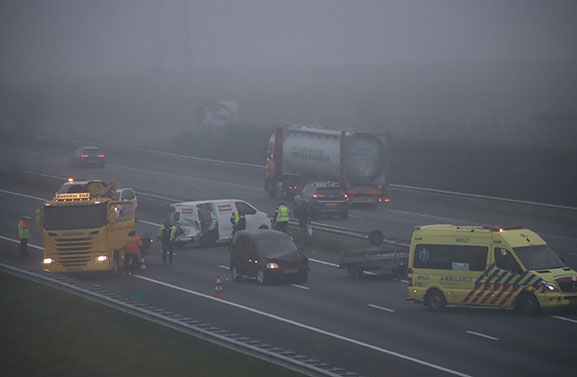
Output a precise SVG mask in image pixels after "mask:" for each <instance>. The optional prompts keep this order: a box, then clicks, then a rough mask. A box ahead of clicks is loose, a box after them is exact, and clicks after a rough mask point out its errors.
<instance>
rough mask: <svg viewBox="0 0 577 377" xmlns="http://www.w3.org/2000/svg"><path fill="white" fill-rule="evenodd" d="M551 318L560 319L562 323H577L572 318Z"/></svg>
mask: <svg viewBox="0 0 577 377" xmlns="http://www.w3.org/2000/svg"><path fill="white" fill-rule="evenodd" d="M551 317H553V318H555V319H560V320H562V321H567V322H572V323H577V320H575V319H571V318H565V317H560V316H558V315H552V316H551Z"/></svg>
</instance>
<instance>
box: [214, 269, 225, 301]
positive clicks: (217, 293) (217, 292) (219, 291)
mask: <svg viewBox="0 0 577 377" xmlns="http://www.w3.org/2000/svg"><path fill="white" fill-rule="evenodd" d="M222 295H223V291H222V284H221V283H220V275H219V274H216V287H214V296H215V297H221V296H222Z"/></svg>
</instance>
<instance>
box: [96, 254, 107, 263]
mask: <svg viewBox="0 0 577 377" xmlns="http://www.w3.org/2000/svg"><path fill="white" fill-rule="evenodd" d="M107 260H108V257H107V256H106V255H99V256H97V257H96V261H97V262H106V261H107Z"/></svg>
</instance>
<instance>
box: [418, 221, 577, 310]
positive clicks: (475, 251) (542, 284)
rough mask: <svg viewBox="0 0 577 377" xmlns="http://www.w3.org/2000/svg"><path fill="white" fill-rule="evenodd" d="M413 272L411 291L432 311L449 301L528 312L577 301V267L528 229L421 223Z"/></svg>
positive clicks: (450, 302) (571, 307)
mask: <svg viewBox="0 0 577 377" xmlns="http://www.w3.org/2000/svg"><path fill="white" fill-rule="evenodd" d="M408 272H409V295H410V296H411V298H412V299H414V300H416V301H419V302H424V304H425V305H427V306H429V308H430V309H432V310H433V311H440V310H443V309H444V308H445V306H446V305H447V304H453V305H480V306H494V307H512V308H515V309H517V310H519V311H520V312H522V313H525V314H534V313H537V312H539V311H540V310H541V309H563V308H566V309H573V308H575V307H577V272H575V271H574V270H572V269H571V268H569V267H567V266H566V265H565V263H564V262H563V260H562V259H561V258H559V257H558V256H557V255H556V254H555V253H554V252H553V250H552V249H551V248H550V247H549V245H547V243H546V242H545V241H544V240H543V239H542V238H541V237H540V236H539V235H537V234H536V233H535V232H533V231H531V230H528V229H519V228H510V229H502V228H488V227H481V226H455V225H428V226H421V227H417V228H416V229H415V230H414V232H413V236H412V240H411V248H410V252H409V270H408Z"/></svg>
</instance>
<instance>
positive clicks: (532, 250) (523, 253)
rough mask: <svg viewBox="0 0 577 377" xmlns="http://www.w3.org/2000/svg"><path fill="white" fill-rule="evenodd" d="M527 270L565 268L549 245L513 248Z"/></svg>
mask: <svg viewBox="0 0 577 377" xmlns="http://www.w3.org/2000/svg"><path fill="white" fill-rule="evenodd" d="M513 250H515V253H517V256H518V257H519V259H521V262H523V264H524V265H525V268H527V269H528V270H544V269H552V268H561V267H565V263H563V261H562V260H561V258H559V257H558V256H557V254H555V252H554V251H553V250H552V249H551V248H550V247H549V245H536V246H523V247H515V248H513Z"/></svg>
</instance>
